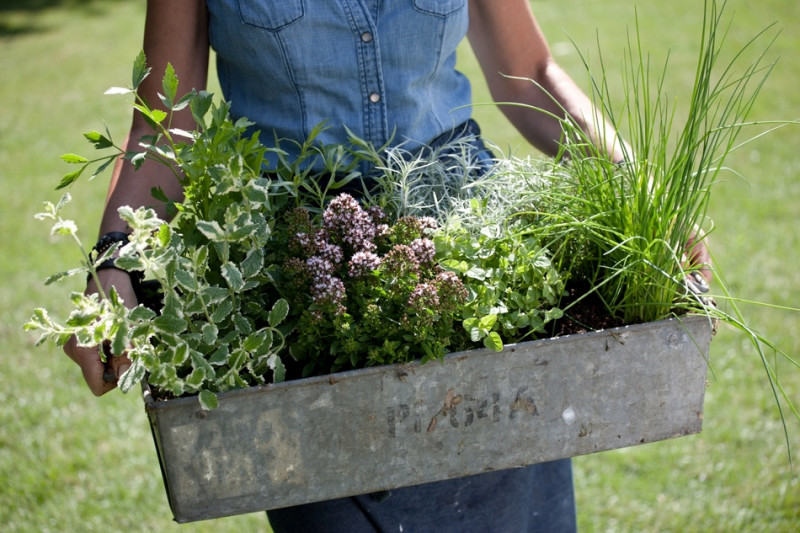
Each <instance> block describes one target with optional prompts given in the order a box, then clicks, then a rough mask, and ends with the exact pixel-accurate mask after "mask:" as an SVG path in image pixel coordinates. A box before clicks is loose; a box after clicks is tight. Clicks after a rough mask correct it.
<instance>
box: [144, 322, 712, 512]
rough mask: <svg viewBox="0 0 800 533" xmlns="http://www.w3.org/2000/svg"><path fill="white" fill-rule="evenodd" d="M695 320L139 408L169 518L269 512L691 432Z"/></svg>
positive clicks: (702, 335)
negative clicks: (212, 406) (209, 401)
mask: <svg viewBox="0 0 800 533" xmlns="http://www.w3.org/2000/svg"><path fill="white" fill-rule="evenodd" d="M711 336H712V326H711V324H710V322H709V320H708V319H707V318H705V317H688V318H685V319H683V320H680V321H678V320H675V319H673V320H667V321H662V322H653V323H648V324H641V325H636V326H630V327H625V328H617V329H611V330H606V331H600V332H593V333H586V334H581V335H571V336H566V337H561V338H555V339H547V340H540V341H533V342H526V343H520V344H517V345H512V346H507V347H506V349H505V350H504V351H503V352H500V353H495V352H491V351H488V350H476V351H470V352H463V353H454V354H451V355H448V356H447V357H446V359H445V360H444V362H442V363H438V362H432V363H428V364H425V365H419V364H416V363H414V364H409V365H402V366H398V365H395V366H385V367H376V368H368V369H365V370H357V371H351V372H344V373H340V374H335V375H333V376H325V377H317V378H310V379H303V380H297V381H292V382H287V383H282V384H278V385H270V386H265V387H257V388H252V389H246V390H240V391H232V392H228V393H225V394H221V395H220V397H219V407H218V408H217V409H216V410H213V411H202V410H201V409H200V406H199V403H198V402H197V400H196V399H195V398H183V399H178V400H170V401H154V400H153V399H152V398H151V397H150V396H149V395H148V394H147V391H145V402H146V411H147V414H148V417H149V419H150V423H151V425H152V429H153V436H154V439H155V443H156V448H157V450H158V456H159V460H160V462H161V468H162V473H163V476H164V483H165V486H166V489H167V495H168V498H169V503H170V506H171V508H172V511H173V514H174V517H175V520H177V521H178V522H191V521H195V520H203V519H207V518H215V517H221V516H228V515H235V514H241V513H247V512H253V511H261V510H266V509H273V508H280V507H286V506H291V505H297V504H301V503H306V502H311V501H321V500H327V499H331V498H337V497H343V496H349V495H354V494H362V493H369V492H373V491H379V490H386V489H392V488H397V487H402V486H408V485H415V484H418V483H425V482H429V481H435V480H442V479H450V478H455V477H460V476H466V475H470V474H476V473H480V472H485V471H488V470H499V469H504V468H513V467H520V466H525V465H530V464H534V463H538V462H543V461H548V460H553V459H559V458H564V457H573V456H577V455H582V454H588V453H593V452H599V451H603V450H610V449H614V448H621V447H625V446H632V445H637V444H643V443H647V442H653V441H658V440H662V439H667V438H670V437H678V436H681V435H688V434H692V433H698V432H699V431H700V429H701V426H702V418H703V397H704V392H705V386H706V369H707V357H708V350H709V344H710V342H711Z"/></svg>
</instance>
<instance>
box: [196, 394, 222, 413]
mask: <svg viewBox="0 0 800 533" xmlns="http://www.w3.org/2000/svg"><path fill="white" fill-rule="evenodd" d="M198 399H199V400H200V407H202V408H203V409H204V410H206V411H210V410H211V409H216V408H217V407H218V406H219V399H218V398H217V395H216V394H214V393H213V392H211V391H207V390H203V391H200V395H199V396H198Z"/></svg>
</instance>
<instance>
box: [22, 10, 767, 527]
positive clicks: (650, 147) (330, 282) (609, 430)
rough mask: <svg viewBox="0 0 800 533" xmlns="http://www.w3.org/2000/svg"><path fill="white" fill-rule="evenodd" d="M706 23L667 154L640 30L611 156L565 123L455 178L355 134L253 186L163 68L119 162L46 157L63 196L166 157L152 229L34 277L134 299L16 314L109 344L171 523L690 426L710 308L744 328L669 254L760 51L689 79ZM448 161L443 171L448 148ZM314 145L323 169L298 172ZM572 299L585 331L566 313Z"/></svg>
mask: <svg viewBox="0 0 800 533" xmlns="http://www.w3.org/2000/svg"><path fill="white" fill-rule="evenodd" d="M706 15H707V18H706V20H705V24H704V27H703V36H704V39H705V40H704V43H703V47H702V50H701V55H700V60H699V64H698V70H697V78H696V83H695V88H694V91H693V98H692V101H691V105H690V112H689V119H688V120H687V122H686V124H685V126H684V127H683V128H682V129H681V130H680V131H679V133H678V140H677V143H676V146H675V147H674V148H673V145H672V139H671V138H670V135H671V133H672V129H671V128H670V126H671V124H672V122H671V121H672V115H671V111H670V110H669V109H668V107H667V102H666V101H665V100H663V98H662V97H661V96H658V98H657V100H656V101H655V102H654V103H653V105H652V106H649V107H648V106H640V105H639V103H640V102H645V101H647V99H648V98H650V95H651V94H652V92H653V91H652V87H651V86H650V85H649V84H650V83H653V82H652V81H651V80H650V79H649V77H648V74H647V72H646V71H645V70H644V69H642V68H641V67H642V62H641V59H640V58H641V57H642V55H641V54H642V51H641V47H640V45H639V43H636V46H634V47H632V50H633V51H632V52H631V56H630V58H629V59H631V63H630V65H631V66H630V70H629V71H628V73H627V76H628V78H627V79H628V80H629V81H630V84H631V85H630V87H631V89H632V95H631V97H630V100H629V104H628V105H629V107H627V108H625V109H624V110H623V111H624V113H623V114H622V116H620V115H617V114H615V110H614V109H612V107H610V105H609V104H608V100H607V98H606V97H607V88H606V86H605V84H604V81H603V80H602V79H601V80H599V81H597V82H596V84H595V86H594V89H595V96H596V97H597V100H598V101H597V104H598V108H599V109H602V110H603V112H604V113H605V114H606V115H607V116H609V117H610V118H611V120H612V121H613V122H615V123H617V125H619V126H621V125H622V124H621V121H622V119H623V118H627V119H628V120H629V121H631V123H630V126H631V128H630V130H631V132H633V133H634V134H633V135H632V136H631V137H630V138H629V142H630V143H631V146H632V153H631V154H629V156H630V157H629V158H628V162H627V163H624V164H622V165H613V164H611V163H609V162H608V161H607V160H606V159H605V158H602V157H600V156H599V154H597V153H595V152H593V150H594V149H593V147H592V144H591V143H589V142H588V141H587V139H585V137H584V136H583V134H582V133H581V131H580V130H579V129H578V128H576V127H575V126H574V125H572V124H570V123H569V122H564V129H565V131H566V132H567V135H566V137H565V142H564V144H563V146H564V148H563V154H562V157H560V158H559V161H560V162H559V163H555V164H553V163H548V162H530V161H522V160H515V159H511V158H509V159H506V160H504V161H500V162H498V163H497V165H496V168H495V169H493V170H492V171H490V172H488V173H486V174H485V175H483V176H482V177H480V178H475V179H467V177H468V176H470V172H469V168H468V163H464V164H463V165H461V166H462V168H461V169H460V170H459V172H457V173H455V174H453V173H450V172H448V170H447V168H445V166H443V165H441V164H440V163H437V162H440V161H441V158H439V157H431V158H423V157H412V156H411V155H410V154H404V153H402V152H401V151H400V150H394V151H385V150H383V149H380V148H376V147H371V146H368V145H367V144H366V143H364V142H362V141H360V140H359V139H352V145H351V146H349V147H341V146H333V147H332V146H319V145H317V144H315V143H314V139H315V136H316V133H318V130H315V132H313V133H312V135H311V136H310V138H309V139H308V140H307V141H306V142H305V143H304V144H303V146H302V150H301V156H300V157H299V158H298V159H297V160H295V161H286V160H285V159H284V158H283V157H282V156H281V152H280V150H279V148H275V149H270V150H276V153H277V155H278V160H279V166H278V168H276V169H270V173H269V174H268V175H266V174H264V171H263V170H264V168H265V154H266V152H267V150H268V148H266V147H265V146H264V145H263V144H261V143H260V142H259V139H258V134H257V133H252V132H250V131H249V130H248V127H249V126H250V124H249V123H248V122H247V121H246V120H245V119H240V120H238V121H232V120H231V119H230V118H229V114H228V109H229V108H228V105H227V104H226V103H225V102H221V103H220V102H217V101H214V99H213V97H212V95H210V94H208V93H205V92H200V93H197V92H192V93H189V94H187V95H185V96H182V97H179V93H178V80H177V77H176V75H175V73H174V71H172V69H171V68H170V67H168V68H167V70H166V72H165V74H164V77H163V102H162V103H163V104H164V106H165V107H166V109H168V112H162V111H159V110H156V109H153V108H151V107H149V106H148V105H147V104H146V103H145V102H142V101H138V100H137V101H135V102H134V108H135V109H136V110H137V111H138V112H140V113H142V114H143V115H144V117H145V118H146V119H147V120H148V122H149V123H150V124H151V125H152V126H153V131H154V133H153V135H152V136H148V137H146V138H143V139H142V140H141V146H142V151H141V152H137V153H122V150H121V149H119V148H118V147H116V145H115V144H114V142H113V140H112V137H111V135H110V133H108V132H106V133H105V134H103V133H100V132H89V133H86V134H85V137H86V138H87V140H88V141H89V142H90V143H92V144H93V145H94V146H95V147H96V148H99V149H106V148H113V150H112V152H113V153H111V154H110V155H106V156H103V157H101V158H99V159H94V160H90V159H88V158H85V157H81V156H77V155H72V154H70V155H66V156H64V159H65V160H66V161H67V162H69V163H73V164H76V165H78V168H77V170H76V171H74V172H72V173H70V174H68V175H67V176H65V177H64V179H63V180H62V182H61V184H60V187H61V188H64V187H68V186H71V185H72V184H73V183H74V182H75V181H77V180H78V179H79V178H80V176H81V175H83V173H84V172H85V171H87V169H89V168H90V167H91V166H92V165H93V164H94V165H96V170H95V174H97V173H99V172H100V171H102V170H103V169H105V168H106V167H108V166H109V165H110V164H111V163H112V162H113V161H114V160H115V159H116V158H117V157H119V156H120V155H121V156H123V157H127V158H130V159H131V161H132V163H133V164H134V165H137V166H138V165H142V164H145V162H147V161H149V162H150V163H147V164H154V163H163V164H166V165H168V166H170V168H172V169H173V170H174V171H175V178H176V179H177V180H179V181H180V183H181V185H182V186H183V188H184V191H185V197H186V199H185V201H183V202H181V203H179V204H177V203H176V204H172V205H171V208H172V209H173V210H174V212H175V213H176V214H177V216H176V217H175V220H174V221H173V222H172V223H170V224H168V223H167V222H165V221H164V220H161V219H159V218H158V217H157V216H156V214H155V212H154V211H153V210H151V209H147V208H140V209H136V210H133V209H130V208H122V209H121V210H120V213H119V214H120V216H121V217H122V218H123V219H124V220H125V221H126V222H127V223H128V225H129V227H130V228H131V229H132V233H131V235H130V237H129V241H128V243H126V244H124V245H122V246H112V247H110V248H109V249H107V250H105V251H104V252H103V253H101V254H99V256H95V255H92V254H87V255H86V256H85V258H84V262H83V264H82V265H81V266H79V267H77V268H74V269H72V270H69V271H66V272H63V273H60V274H57V275H55V276H53V277H51V279H50V280H49V281H55V280H57V279H61V278H63V277H66V276H69V275H75V274H88V275H89V276H93V275H96V270H97V266H98V265H99V264H101V263H102V262H103V261H105V260H106V259H108V258H109V257H111V255H112V254H114V255H116V265H117V266H118V267H120V268H123V269H125V270H128V271H131V272H141V273H143V274H146V277H147V278H149V282H148V283H146V284H145V285H143V286H142V287H141V291H140V295H141V300H142V302H144V303H143V304H142V305H139V306H137V307H136V308H134V309H130V310H128V309H127V308H126V307H125V306H124V302H122V301H121V300H120V298H119V296H118V295H117V294H116V293H115V292H114V290H113V289H111V290H110V292H109V294H102V293H101V294H99V295H89V296H87V295H83V294H73V296H72V301H73V303H74V311H73V312H72V313H71V314H70V316H69V317H68V318H67V319H66V320H65V321H64V322H63V323H60V322H58V321H56V320H53V319H52V318H51V317H50V316H49V314H48V313H47V311H46V310H44V309H37V310H36V311H35V314H34V316H33V317H32V318H31V321H30V322H29V323H28V325H27V326H26V327H27V328H29V329H32V330H39V331H41V332H42V340H47V339H50V340H53V341H55V342H56V343H57V344H64V343H65V342H66V341H67V340H68V339H69V338H70V337H71V336H73V335H74V336H76V337H77V339H78V341H79V342H81V343H83V344H87V345H97V344H103V343H105V344H106V345H107V346H108V347H109V350H110V353H111V354H115V355H119V354H122V353H126V354H127V355H128V357H129V358H130V359H131V362H132V366H131V368H130V370H129V371H128V372H127V373H126V374H125V375H124V376H123V377H122V379H121V380H120V382H119V385H120V388H121V389H122V390H123V391H128V390H130V389H131V388H133V387H135V386H137V385H139V384H140V383H143V384H144V396H145V405H146V410H147V412H148V416H149V418H150V422H151V426H152V429H153V436H154V439H155V442H156V448H157V451H158V455H159V460H160V462H161V466H162V472H163V474H164V480H165V485H166V488H167V494H168V496H169V499H170V504H171V507H172V509H173V512H174V514H175V518H176V520H178V521H192V520H199V519H204V518H211V517H217V516H224V515H230V514H237V513H243V512H250V511H255V510H263V509H266V508H276V507H283V506H287V505H293V504H298V503H302V502H308V501H315V500H323V499H330V498H334V497H338V496H344V495H349V494H356V493H364V492H370V491H376V490H386V489H390V488H394V487H399V486H405V485H410V484H416V483H422V482H427V481H433V480H436V479H447V478H452V477H456V476H463V475H468V474H473V473H478V472H481V471H485V470H487V469H499V468H510V467H515V466H523V465H526V464H533V463H536V462H540V461H545V460H550V459H556V458H561V457H569V456H575V455H579V454H583V453H591V452H596V451H601V450H607V449H612V448H618V447H622V446H629V445H634V444H639V443H644V442H651V441H654V440H659V439H664V438H669V437H674V436H679V435H684V434H689V433H695V432H697V431H699V430H700V428H701V420H702V404H703V393H704V387H705V372H706V367H707V356H708V348H709V343H710V340H711V335H712V332H713V329H714V322H715V321H716V320H718V319H722V320H725V321H728V322H731V323H734V324H737V325H739V326H740V327H745V326H743V322H742V321H741V320H739V319H738V318H739V317H736V316H731V315H728V314H726V313H724V312H722V311H720V310H719V309H717V308H715V307H714V306H713V305H711V302H710V300H709V299H708V298H707V296H706V295H705V294H704V293H703V290H705V287H704V286H702V284H701V285H699V286H698V284H697V283H687V281H686V280H687V276H692V275H693V271H692V270H693V269H694V268H695V267H692V266H688V265H689V262H687V261H686V260H685V259H684V257H683V255H684V253H685V252H686V248H685V247H686V243H687V242H690V241H691V239H698V238H700V235H701V232H700V231H701V228H702V227H703V226H704V225H705V224H704V223H705V219H706V208H707V203H708V195H709V190H710V185H711V184H712V183H713V180H714V177H715V176H716V173H717V172H718V170H719V168H720V166H721V163H722V161H723V160H724V157H725V156H726V155H727V154H728V153H729V152H730V151H731V149H732V148H733V147H734V146H735V139H736V136H737V134H738V132H739V130H740V128H741V124H742V122H743V120H744V117H745V116H746V114H747V111H748V110H749V108H750V106H751V105H752V101H753V98H755V95H756V93H757V88H758V86H759V84H760V82H761V80H762V77H761V76H762V75H763V72H761V70H760V66H759V63H758V61H757V62H756V63H754V64H753V65H752V66H750V67H749V68H748V69H746V70H745V73H744V74H740V75H738V77H737V76H736V75H734V74H732V72H731V71H730V70H728V69H723V72H724V76H723V78H722V79H721V80H720V81H714V80H713V79H712V74H713V73H714V72H716V60H717V57H718V51H719V47H720V46H721V42H719V41H718V39H717V38H718V34H717V28H718V26H719V13H717V12H716V11H715V10H714V9H710V10H708V11H707V12H706ZM637 59H639V61H638V62H637ZM148 75H149V71H148V69H147V67H146V62H145V58H144V56H143V55H140V56H139V57H138V58H137V59H136V61H135V62H134V69H133V76H132V86H131V87H130V88H125V89H120V88H115V89H112V90H110V92H111V93H122V94H135V90H136V88H137V87H138V85H139V84H140V83H141V82H142V80H143V79H144V78H145V77H146V76H148ZM753 84H755V90H753ZM186 107H189V108H190V110H191V113H192V116H193V117H194V119H195V122H196V124H197V128H196V129H195V131H192V132H185V131H176V130H173V129H170V127H169V124H170V115H171V113H174V112H176V111H178V110H181V109H184V108H186ZM637 132H638V133H637ZM447 149H448V150H449V151H450V154H452V155H451V160H452V161H456V162H458V160H459V158H458V153H459V149H458V146H457V145H455V146H448V147H447ZM634 154H635V156H636V157H635V158H634V157H633V156H634ZM311 158H319V159H321V160H322V161H323V162H324V166H325V168H326V169H327V170H328V171H331V172H330V173H331V174H333V175H335V176H337V177H338V181H337V180H333V181H327V182H325V183H326V184H325V186H322V185H320V183H321V182H319V181H318V180H316V179H315V176H314V175H313V174H312V173H311V171H310V170H308V169H309V168H311V167H310V165H307V164H305V163H307V162H308V160H309V159H311ZM364 159H368V160H370V161H371V162H373V163H374V164H375V165H376V166H377V167H378V168H381V169H383V175H382V176H381V177H379V178H378V183H377V188H373V189H371V190H369V191H364V195H363V198H362V199H361V201H360V202H359V201H356V200H355V199H354V198H353V197H352V196H351V195H349V194H340V193H339V189H340V188H341V186H343V185H345V184H349V185H351V186H352V185H353V184H357V183H358V179H359V178H358V175H357V174H356V173H355V171H354V170H353V169H354V168H356V163H357V162H358V161H360V160H364ZM437 165H438V166H437ZM454 176H460V178H454ZM459 179H463V180H466V181H459ZM511 191H513V194H511ZM154 197H155V198H156V200H158V201H163V202H168V200H167V198H166V197H165V196H164V195H163V194H162V193H160V192H159V191H154ZM68 202H69V195H68V194H65V195H64V197H63V198H62V200H61V202H59V203H58V204H57V205H53V204H50V203H48V204H46V206H45V211H44V212H43V213H41V214H40V215H38V216H39V217H40V218H43V219H49V220H52V221H53V222H54V224H53V232H54V233H58V234H62V235H66V236H69V237H71V238H73V239H75V241H76V243H77V244H78V245H79V247H80V248H81V249H83V245H82V243H81V242H80V239H79V237H78V232H77V228H76V227H75V225H74V223H72V222H71V221H70V220H68V219H65V218H63V217H62V212H63V210H64V208H65V207H66V206H67V205H68ZM698 287H699V288H698ZM148 290H150V291H151V294H150V295H149V296H148V295H147V294H146V293H147V291H148ZM148 302H152V303H151V304H150V305H145V304H146V303H148ZM587 304H592V305H587ZM591 309H601V312H600V314H601V316H602V318H603V321H602V322H597V321H591V322H589V323H588V324H587V323H581V319H580V318H579V316H589V315H586V314H583V315H580V313H585V312H586V311H587V310H591ZM579 311H580V313H579ZM693 315H695V316H693ZM584 321H585V320H584ZM609 321H610V322H609ZM569 324H573V325H574V324H578V326H580V327H581V328H584V329H587V328H588V329H592V328H591V327H592V326H594V327H595V328H596V327H597V326H598V324H599V325H601V326H605V325H619V326H621V327H619V328H612V329H606V330H603V331H595V332H588V333H581V334H578V335H568V336H562V337H557V338H550V337H552V336H553V335H554V334H558V333H564V332H571V331H575V329H574V327H573V326H569V327H572V329H568V325H569ZM752 335H753V338H754V339H755V340H756V345H757V346H760V344H759V343H760V342H762V341H763V339H761V338H760V337H758V336H757V334H755V333H752ZM535 339H539V340H535ZM423 363H427V364H423ZM287 378H290V379H288V380H287ZM198 400H199V401H198ZM498 436H500V437H501V438H498ZM356 456H357V457H359V461H355V462H354V461H352V460H351V459H352V458H353V457H356ZM442 457H446V458H447V460H446V461H443V460H442ZM356 463H358V466H356V465H355V464H356ZM377 472H381V474H380V475H377Z"/></svg>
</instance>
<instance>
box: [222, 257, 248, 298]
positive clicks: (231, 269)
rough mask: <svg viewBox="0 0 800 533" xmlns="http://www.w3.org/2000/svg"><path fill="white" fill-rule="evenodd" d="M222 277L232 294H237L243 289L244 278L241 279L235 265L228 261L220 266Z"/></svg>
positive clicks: (240, 274)
mask: <svg viewBox="0 0 800 533" xmlns="http://www.w3.org/2000/svg"><path fill="white" fill-rule="evenodd" d="M222 277H223V278H225V281H227V282H228V286H229V287H230V288H231V290H233V291H234V292H239V291H241V290H242V288H243V287H244V278H242V273H241V272H240V271H239V269H238V268H237V267H236V265H235V264H233V263H231V262H230V261H226V262H225V263H223V264H222Z"/></svg>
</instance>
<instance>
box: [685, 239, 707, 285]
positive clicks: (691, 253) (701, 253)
mask: <svg viewBox="0 0 800 533" xmlns="http://www.w3.org/2000/svg"><path fill="white" fill-rule="evenodd" d="M707 243H708V237H706V234H705V233H703V230H701V229H697V230H696V231H693V232H692V234H691V235H690V236H689V240H688V241H687V242H686V254H687V260H686V264H685V265H684V266H685V267H686V268H694V269H695V271H696V272H697V273H699V274H700V275H701V276H703V278H704V279H705V283H706V285H708V284H709V283H711V279H712V278H713V274H712V272H711V254H710V253H709V251H708V245H707Z"/></svg>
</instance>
